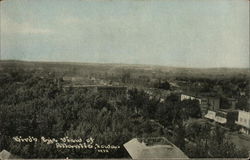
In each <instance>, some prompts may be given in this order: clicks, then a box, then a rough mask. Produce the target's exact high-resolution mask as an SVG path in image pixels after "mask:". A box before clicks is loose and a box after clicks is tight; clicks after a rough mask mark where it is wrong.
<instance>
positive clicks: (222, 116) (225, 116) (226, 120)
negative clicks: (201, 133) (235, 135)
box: [204, 109, 238, 128]
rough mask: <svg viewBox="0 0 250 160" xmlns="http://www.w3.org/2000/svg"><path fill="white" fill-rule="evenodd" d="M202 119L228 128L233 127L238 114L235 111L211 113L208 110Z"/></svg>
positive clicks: (223, 110)
mask: <svg viewBox="0 0 250 160" xmlns="http://www.w3.org/2000/svg"><path fill="white" fill-rule="evenodd" d="M204 117H205V118H207V119H209V120H212V121H214V122H217V123H219V124H221V125H224V126H227V127H229V128H230V127H233V126H234V125H235V120H236V119H237V117H238V112H237V111H236V110H225V109H219V110H213V111H211V110H208V112H207V114H206V115H205V116H204Z"/></svg>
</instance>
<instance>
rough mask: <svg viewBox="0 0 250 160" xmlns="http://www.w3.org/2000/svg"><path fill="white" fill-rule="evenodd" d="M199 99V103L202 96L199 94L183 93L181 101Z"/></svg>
mask: <svg viewBox="0 0 250 160" xmlns="http://www.w3.org/2000/svg"><path fill="white" fill-rule="evenodd" d="M188 99H190V100H198V101H199V104H201V101H202V99H201V97H198V96H191V95H187V94H181V101H183V100H188Z"/></svg>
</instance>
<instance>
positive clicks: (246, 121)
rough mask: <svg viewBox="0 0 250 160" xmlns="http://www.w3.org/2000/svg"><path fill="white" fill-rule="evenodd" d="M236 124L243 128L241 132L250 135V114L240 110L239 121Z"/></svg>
mask: <svg viewBox="0 0 250 160" xmlns="http://www.w3.org/2000/svg"><path fill="white" fill-rule="evenodd" d="M235 123H236V124H238V125H240V126H241V129H240V132H242V133H245V134H250V112H246V111H241V110H239V115H238V120H237V121H236V122H235Z"/></svg>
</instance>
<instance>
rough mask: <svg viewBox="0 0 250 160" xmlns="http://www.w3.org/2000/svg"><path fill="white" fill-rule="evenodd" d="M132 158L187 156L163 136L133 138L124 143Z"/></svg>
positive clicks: (179, 157) (185, 157) (182, 157)
mask: <svg viewBox="0 0 250 160" xmlns="http://www.w3.org/2000/svg"><path fill="white" fill-rule="evenodd" d="M124 147H125V148H126V150H127V151H128V153H129V155H130V156H131V158H132V159H158V158H178V159H188V157H187V156H186V155H185V154H184V153H183V152H182V151H181V150H180V149H179V148H178V147H176V146H175V145H174V144H172V143H171V142H169V141H168V140H167V139H166V138H164V137H154V138H133V139H131V140H130V141H128V142H127V143H125V144H124Z"/></svg>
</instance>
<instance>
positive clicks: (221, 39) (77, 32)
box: [1, 0, 249, 68]
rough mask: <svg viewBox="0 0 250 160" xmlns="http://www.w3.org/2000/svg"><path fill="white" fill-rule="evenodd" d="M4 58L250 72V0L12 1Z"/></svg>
mask: <svg viewBox="0 0 250 160" xmlns="http://www.w3.org/2000/svg"><path fill="white" fill-rule="evenodd" d="M1 58H2V59H16V60H29V61H71V62H72V61H77V62H101V63H103V62H104V63H129V64H157V65H166V66H180V67H244V68H245V67H248V66H249V1H247V0H109V1H108V0H5V1H2V2H1Z"/></svg>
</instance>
